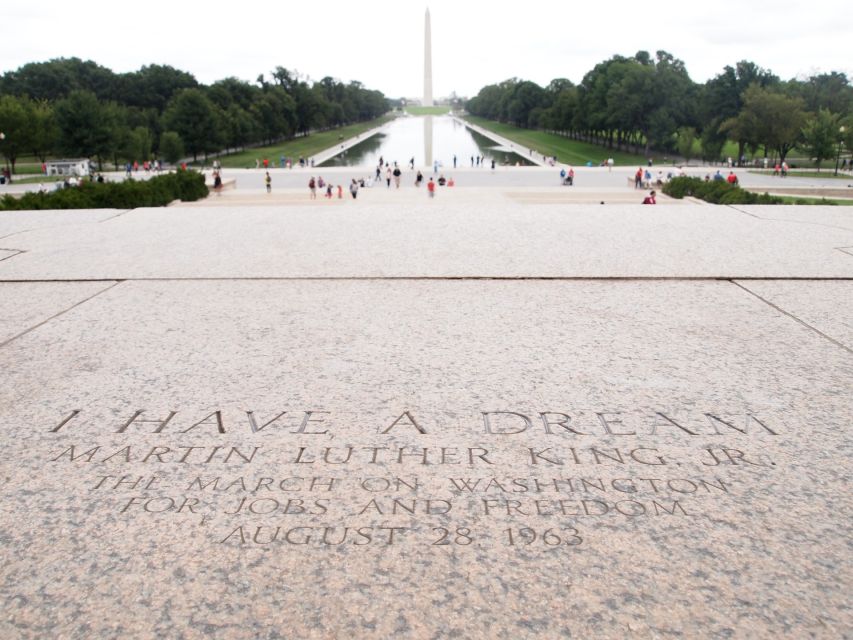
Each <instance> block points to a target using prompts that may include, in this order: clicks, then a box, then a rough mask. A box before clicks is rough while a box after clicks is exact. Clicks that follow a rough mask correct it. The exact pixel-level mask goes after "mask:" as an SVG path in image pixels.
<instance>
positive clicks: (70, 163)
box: [47, 158, 89, 177]
mask: <svg viewBox="0 0 853 640" xmlns="http://www.w3.org/2000/svg"><path fill="white" fill-rule="evenodd" d="M47 175H49V176H78V177H82V176H88V175H89V159H88V158H78V159H76V160H50V161H48V162H47Z"/></svg>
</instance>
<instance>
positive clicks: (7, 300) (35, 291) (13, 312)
mask: <svg viewBox="0 0 853 640" xmlns="http://www.w3.org/2000/svg"><path fill="white" fill-rule="evenodd" d="M111 284H114V283H104V282H38V283H35V282H20V283H19V282H0V344H2V343H4V342H6V341H7V340H9V339H10V338H13V337H14V336H16V335H18V334H20V333H22V332H24V331H27V330H29V329H31V328H33V327H35V326H36V325H38V324H41V323H42V322H45V321H46V320H49V319H50V318H52V317H53V316H55V315H57V314H59V313H62V312H64V311H67V310H69V309H71V308H72V307H74V306H75V305H77V304H80V303H81V302H83V301H85V300H88V299H89V298H90V297H92V296H93V295H95V294H97V293H98V292H99V291H103V290H105V289H106V288H107V287H109V286H111Z"/></svg>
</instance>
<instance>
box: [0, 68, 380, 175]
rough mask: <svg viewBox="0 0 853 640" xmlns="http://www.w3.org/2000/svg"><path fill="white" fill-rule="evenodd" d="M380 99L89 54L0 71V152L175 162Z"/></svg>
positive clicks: (310, 127)
mask: <svg viewBox="0 0 853 640" xmlns="http://www.w3.org/2000/svg"><path fill="white" fill-rule="evenodd" d="M386 111H388V104H387V101H386V99H385V96H384V95H382V93H380V92H379V91H371V90H368V89H366V88H364V86H362V84H361V83H359V82H349V83H346V84H344V83H343V82H341V81H339V80H335V79H333V78H331V77H325V78H323V79H322V80H320V81H318V82H309V81H307V80H306V79H303V78H301V77H300V76H299V75H298V74H297V73H295V72H293V71H289V70H287V69H285V68H283V67H276V69H275V71H273V72H272V74H271V75H270V77H269V78H266V77H264V75H260V76H258V78H257V81H256V83H255V84H250V83H248V82H245V81H243V80H239V79H237V78H225V79H224V80H219V81H218V82H214V83H213V84H211V85H203V84H201V83H199V82H198V81H197V80H196V79H195V78H194V77H193V75H192V74H190V73H187V72H185V71H181V70H179V69H174V68H172V67H170V66H166V65H150V66H145V67H142V68H141V69H140V70H139V71H135V72H131V73H114V72H113V71H111V70H110V69H107V68H105V67H102V66H100V65H98V64H96V63H95V62H92V61H82V60H80V59H79V58H60V59H56V60H50V61H48V62H35V63H30V64H26V65H24V66H22V67H20V68H19V69H17V70H16V71H9V72H7V73H5V74H3V75H2V76H0V132H3V134H4V137H3V139H2V140H0V150H2V153H3V155H4V156H5V157H6V159H7V161H8V162H10V163H11V164H12V167H13V171H14V165H15V162H16V160H17V158H18V156H21V155H29V154H31V155H33V156H35V157H37V158H38V159H39V160H41V161H42V162H44V161H45V159H46V158H47V157H48V156H55V155H64V156H71V157H86V158H93V159H96V160H97V161H98V162H99V164H100V163H102V162H108V161H111V162H113V163H115V164H116V165H118V164H119V163H124V162H134V161H139V162H142V161H145V160H150V159H152V158H153V157H161V158H162V159H164V160H166V161H168V162H175V161H177V160H178V159H179V158H181V157H183V156H184V155H185V154H191V155H192V156H193V157H194V158H198V155H199V154H207V153H211V152H216V151H220V150H222V149H235V150H236V149H240V148H243V147H246V146H249V145H254V144H270V143H273V142H276V141H279V140H283V139H287V138H291V137H294V136H297V135H305V134H308V133H309V132H310V131H315V130H323V129H328V128H332V127H338V126H342V125H345V124H350V123H353V122H360V121H366V120H371V119H373V118H376V117H378V116H380V115H382V114H383V113H385V112H386Z"/></svg>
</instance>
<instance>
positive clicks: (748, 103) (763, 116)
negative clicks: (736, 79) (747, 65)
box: [741, 84, 806, 162]
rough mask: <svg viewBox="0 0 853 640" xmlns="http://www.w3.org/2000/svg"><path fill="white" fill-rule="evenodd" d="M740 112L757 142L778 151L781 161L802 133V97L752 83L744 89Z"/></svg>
mask: <svg viewBox="0 0 853 640" xmlns="http://www.w3.org/2000/svg"><path fill="white" fill-rule="evenodd" d="M741 113H742V114H743V115H744V117H745V121H746V122H747V123H748V124H749V128H750V131H751V132H752V133H754V135H755V137H756V139H757V142H759V143H761V144H763V145H765V146H766V147H768V148H770V149H775V150H776V151H778V152H779V159H780V161H782V162H784V160H785V157H786V156H787V155H788V152H789V151H791V149H793V148H794V147H795V146H796V144H797V143H798V142H799V140H800V137H801V135H802V129H803V125H804V124H805V117H806V114H805V110H804V108H803V101H802V99H801V98H797V97H791V96H788V95H785V94H784V93H781V92H779V91H776V90H773V89H768V88H765V87H761V86H759V85H757V84H754V85H752V86H751V87H749V89H747V90H746V92H745V93H744V106H743V109H742V110H741Z"/></svg>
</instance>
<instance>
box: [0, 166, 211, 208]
mask: <svg viewBox="0 0 853 640" xmlns="http://www.w3.org/2000/svg"><path fill="white" fill-rule="evenodd" d="M207 194H208V190H207V186H205V184H204V176H203V175H201V174H200V173H197V172H195V171H176V172H175V173H167V174H165V175H162V176H156V177H154V178H151V179H150V180H143V181H136V180H125V181H124V182H105V183H98V182H88V181H87V182H83V183H82V184H80V185H79V186H77V187H72V188H68V189H62V190H61V191H51V192H49V193H25V194H24V195H23V196H22V197H21V198H13V197H12V196H10V195H6V196H4V197H3V199H2V200H0V211H24V210H31V209H136V208H138V207H163V206H166V205H167V204H169V203H170V202H172V201H173V200H183V201H184V202H192V201H194V200H199V199H201V198H204V197H206V196H207Z"/></svg>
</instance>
